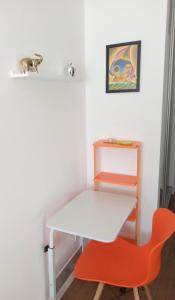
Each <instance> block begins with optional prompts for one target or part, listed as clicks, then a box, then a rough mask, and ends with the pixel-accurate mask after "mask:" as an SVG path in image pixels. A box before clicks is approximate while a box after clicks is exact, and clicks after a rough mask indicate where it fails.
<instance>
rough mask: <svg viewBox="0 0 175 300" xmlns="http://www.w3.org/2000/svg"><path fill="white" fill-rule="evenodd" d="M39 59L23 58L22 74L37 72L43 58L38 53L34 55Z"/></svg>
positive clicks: (21, 64)
mask: <svg viewBox="0 0 175 300" xmlns="http://www.w3.org/2000/svg"><path fill="white" fill-rule="evenodd" d="M34 55H35V56H36V57H37V58H31V57H25V58H22V59H21V60H20V62H19V65H20V70H21V73H23V74H26V73H27V72H37V73H38V65H40V64H41V63H42V61H43V56H42V55H40V54H37V53H34Z"/></svg>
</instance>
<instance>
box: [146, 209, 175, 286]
mask: <svg viewBox="0 0 175 300" xmlns="http://www.w3.org/2000/svg"><path fill="white" fill-rule="evenodd" d="M174 232H175V214H174V213H173V212H171V211H170V210H168V209H166V208H158V209H157V210H156V212H155V213H154V216H153V223H152V237H151V240H150V242H149V244H148V246H149V247H150V252H149V258H148V273H147V279H146V281H147V282H150V281H152V280H153V279H155V278H156V276H157V275H158V273H159V271H160V265H161V250H162V248H163V246H164V243H165V242H166V241H167V240H168V239H169V238H170V237H171V235H172V234H173V233H174Z"/></svg>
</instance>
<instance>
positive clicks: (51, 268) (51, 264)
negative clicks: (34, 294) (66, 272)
mask: <svg viewBox="0 0 175 300" xmlns="http://www.w3.org/2000/svg"><path fill="white" fill-rule="evenodd" d="M53 235H54V230H50V233H49V247H48V273H49V300H56V275H55V251H54V241H53Z"/></svg>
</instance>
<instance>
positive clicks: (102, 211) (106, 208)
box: [47, 191, 136, 242]
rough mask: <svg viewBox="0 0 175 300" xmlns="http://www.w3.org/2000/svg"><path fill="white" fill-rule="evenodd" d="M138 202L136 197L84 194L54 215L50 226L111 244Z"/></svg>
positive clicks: (101, 193) (99, 193) (48, 223)
mask: <svg viewBox="0 0 175 300" xmlns="http://www.w3.org/2000/svg"><path fill="white" fill-rule="evenodd" d="M135 203H136V199H135V197H133V196H128V195H122V194H113V193H105V192H99V191H84V192H82V193H81V194H79V195H78V196H77V197H75V198H74V199H72V201H70V202H69V203H68V204H66V206H64V207H63V208H62V209H61V210H60V211H58V212H57V213H56V214H55V215H53V216H52V217H51V218H50V219H49V220H48V222H47V227H48V228H49V229H52V230H56V231H61V232H65V233H69V234H73V235H77V236H81V237H85V238H88V239H91V240H96V241H101V242H112V241H114V240H115V239H116V237H117V236H118V234H119V232H120V230H121V228H122V226H123V224H124V223H125V221H126V219H127V217H128V216H129V214H130V213H131V211H132V209H133V208H134V206H135Z"/></svg>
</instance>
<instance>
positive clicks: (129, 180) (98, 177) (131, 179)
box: [93, 140, 141, 242]
mask: <svg viewBox="0 0 175 300" xmlns="http://www.w3.org/2000/svg"><path fill="white" fill-rule="evenodd" d="M93 146H94V190H96V189H97V183H100V182H101V183H109V184H113V185H121V186H128V187H135V190H136V206H135V208H134V209H133V211H132V213H131V214H130V216H129V217H128V221H131V222H135V241H136V242H137V240H138V202H139V185H140V147H141V142H139V141H133V142H132V143H131V144H129V145H126V144H125V145H124V144H117V143H109V142H107V140H99V141H96V142H95V143H94V144H93ZM98 148H123V149H131V150H134V149H135V150H136V151H137V160H136V166H137V171H136V175H135V176H133V175H127V174H118V173H109V172H100V173H98V174H97V166H96V165H97V163H96V161H97V149H98Z"/></svg>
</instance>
